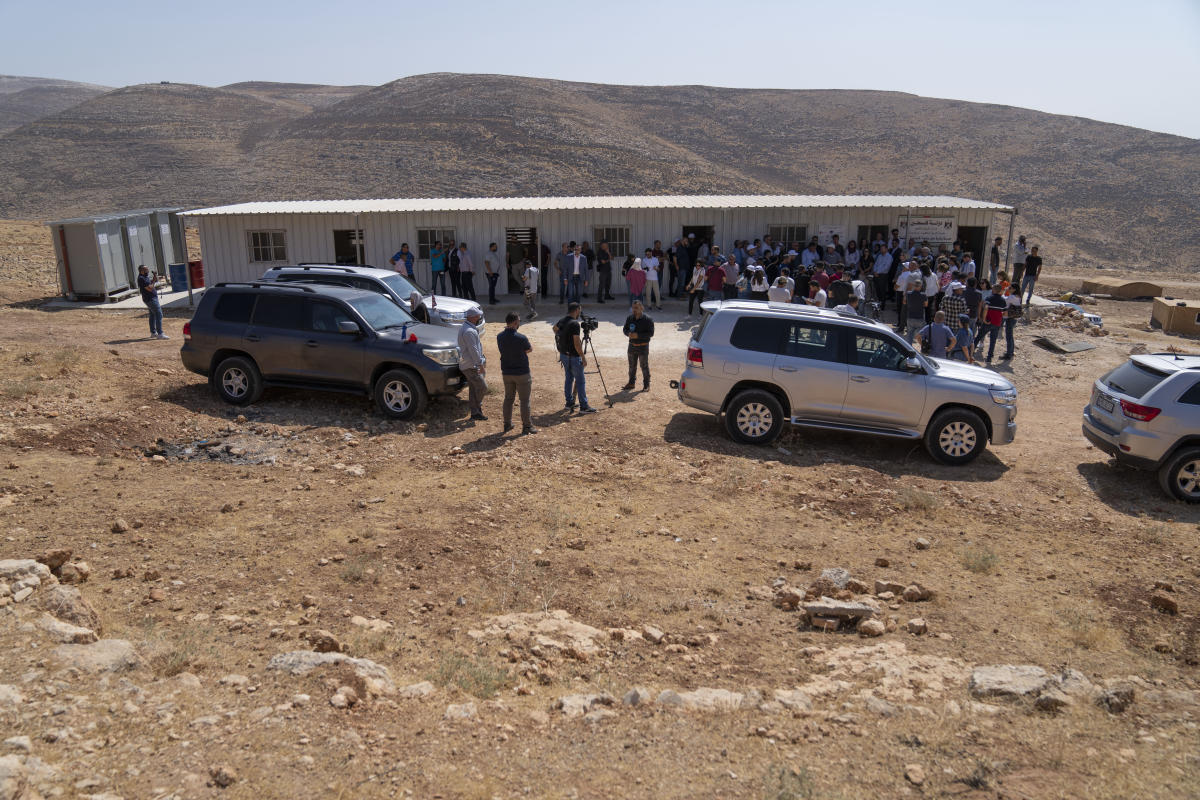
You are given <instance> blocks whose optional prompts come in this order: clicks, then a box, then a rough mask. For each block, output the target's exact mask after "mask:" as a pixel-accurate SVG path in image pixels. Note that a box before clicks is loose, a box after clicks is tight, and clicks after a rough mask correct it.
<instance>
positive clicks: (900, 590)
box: [875, 580, 907, 596]
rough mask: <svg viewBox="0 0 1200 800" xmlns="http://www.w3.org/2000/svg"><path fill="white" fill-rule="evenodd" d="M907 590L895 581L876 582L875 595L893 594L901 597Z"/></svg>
mask: <svg viewBox="0 0 1200 800" xmlns="http://www.w3.org/2000/svg"><path fill="white" fill-rule="evenodd" d="M906 588H907V587H906V586H905V585H904V584H903V583H896V582H895V581H886V580H884V581H875V594H877V595H880V594H884V593H886V592H891V593H892V594H893V595H896V596H899V595H902V594H904V590H905V589H906Z"/></svg>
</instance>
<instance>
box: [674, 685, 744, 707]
mask: <svg viewBox="0 0 1200 800" xmlns="http://www.w3.org/2000/svg"><path fill="white" fill-rule="evenodd" d="M678 696H679V700H680V705H681V706H682V707H683V708H684V709H686V710H688V711H732V710H734V709H737V708H741V706H742V701H743V700H744V699H745V697H746V696H745V695H744V694H742V693H741V692H731V691H729V690H728V689H707V688H702V689H696V690H694V691H691V692H680V693H679V695H678Z"/></svg>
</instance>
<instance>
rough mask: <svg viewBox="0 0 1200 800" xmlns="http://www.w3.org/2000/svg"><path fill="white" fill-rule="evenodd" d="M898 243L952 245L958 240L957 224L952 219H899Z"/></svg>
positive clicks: (916, 217)
mask: <svg viewBox="0 0 1200 800" xmlns="http://www.w3.org/2000/svg"><path fill="white" fill-rule="evenodd" d="M896 227H897V228H899V229H900V241H902V242H904V243H906V244H909V243H912V244H917V243H920V242H929V243H930V244H932V245H938V244H952V243H953V242H954V240H955V239H957V238H958V223H957V222H956V221H955V218H954V217H920V216H917V215H915V214H914V215H913V216H912V218H911V219H910V218H907V217H904V216H901V217H900V222H899V224H897V225H896Z"/></svg>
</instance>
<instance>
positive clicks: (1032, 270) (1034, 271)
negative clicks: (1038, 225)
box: [1014, 244, 1042, 305]
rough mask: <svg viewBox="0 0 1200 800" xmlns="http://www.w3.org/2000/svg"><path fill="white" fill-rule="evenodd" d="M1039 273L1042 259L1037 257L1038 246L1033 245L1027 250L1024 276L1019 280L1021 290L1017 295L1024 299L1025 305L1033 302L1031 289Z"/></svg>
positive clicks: (1035, 283)
mask: <svg viewBox="0 0 1200 800" xmlns="http://www.w3.org/2000/svg"><path fill="white" fill-rule="evenodd" d="M1041 272H1042V257H1041V256H1040V255H1038V246H1037V245H1036V244H1035V245H1034V246H1033V247H1031V248H1029V255H1028V256H1026V258H1025V276H1024V277H1023V278H1021V283H1020V287H1021V290H1020V292H1019V293H1018V295H1017V296H1018V297H1024V298H1025V305H1029V304H1030V303H1032V302H1033V287H1034V286H1036V285H1037V279H1038V275H1040V274H1041ZM1014 283H1015V282H1014Z"/></svg>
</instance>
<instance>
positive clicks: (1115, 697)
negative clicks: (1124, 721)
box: [1096, 686, 1134, 714]
mask: <svg viewBox="0 0 1200 800" xmlns="http://www.w3.org/2000/svg"><path fill="white" fill-rule="evenodd" d="M1133 700H1134V691H1133V687H1132V686H1114V687H1112V688H1109V689H1105V690H1104V691H1103V692H1101V693H1100V695H1099V696H1098V697H1097V698H1096V704H1097V705H1099V706H1100V707H1101V708H1103V709H1105V710H1106V711H1108V713H1110V714H1120V713H1122V712H1124V711H1125V709H1127V708H1129V707H1130V706H1131V705H1133Z"/></svg>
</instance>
